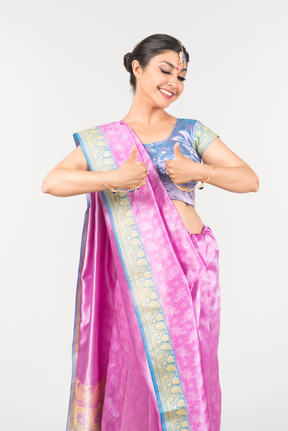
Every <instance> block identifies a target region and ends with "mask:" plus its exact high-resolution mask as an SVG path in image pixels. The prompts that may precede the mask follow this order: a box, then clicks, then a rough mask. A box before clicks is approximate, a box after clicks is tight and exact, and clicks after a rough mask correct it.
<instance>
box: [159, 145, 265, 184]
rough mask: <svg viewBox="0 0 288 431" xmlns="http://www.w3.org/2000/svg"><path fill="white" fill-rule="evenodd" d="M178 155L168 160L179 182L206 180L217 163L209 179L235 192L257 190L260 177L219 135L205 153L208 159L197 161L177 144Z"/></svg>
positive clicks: (204, 156)
mask: <svg viewBox="0 0 288 431" xmlns="http://www.w3.org/2000/svg"><path fill="white" fill-rule="evenodd" d="M174 151H175V159H174V160H169V161H166V166H167V169H168V171H169V174H170V176H171V178H172V179H173V181H175V183H176V184H181V183H183V184H184V183H188V182H189V181H193V180H194V181H204V180H205V179H206V178H207V177H208V176H209V175H210V174H211V172H212V170H213V165H214V166H215V167H216V171H215V174H214V175H213V176H212V178H211V179H210V180H209V181H208V183H209V184H212V185H214V186H216V187H220V188H222V189H224V190H228V191H231V192H235V193H247V192H256V191H258V190H259V178H258V176H257V175H256V173H255V172H254V171H253V170H252V169H251V168H250V166H249V165H248V164H247V163H245V162H244V160H242V159H241V158H240V157H238V156H237V155H236V154H235V153H234V152H233V151H232V150H230V149H229V148H228V147H227V146H226V145H225V144H224V142H222V141H221V139H220V138H219V137H217V138H215V139H214V140H213V141H212V142H211V144H210V145H209V146H208V147H207V148H206V150H205V151H204V153H203V156H202V160H203V162H204V163H197V162H194V161H192V160H191V159H188V158H187V157H185V156H183V154H181V152H180V150H179V148H178V145H177V144H175V146H174Z"/></svg>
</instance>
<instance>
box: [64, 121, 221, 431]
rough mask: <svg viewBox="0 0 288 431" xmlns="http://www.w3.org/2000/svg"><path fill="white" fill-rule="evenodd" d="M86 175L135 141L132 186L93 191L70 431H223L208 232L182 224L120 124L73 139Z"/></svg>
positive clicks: (116, 159) (213, 245)
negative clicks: (138, 172)
mask: <svg viewBox="0 0 288 431" xmlns="http://www.w3.org/2000/svg"><path fill="white" fill-rule="evenodd" d="M73 137H74V140H75V143H76V145H77V146H78V145H81V148H82V150H83V153H84V155H85V157H86V160H87V162H88V165H89V168H90V170H92V171H105V170H113V169H117V167H119V166H120V165H121V164H122V163H124V162H125V161H126V160H127V159H128V157H129V156H130V154H131V151H132V146H133V145H136V146H137V148H138V156H137V161H141V162H145V163H146V165H147V169H148V170H149V174H148V176H147V178H146V184H145V186H143V187H141V188H140V189H139V190H138V193H137V194H135V193H129V194H126V193H124V192H118V193H112V192H111V191H109V190H107V191H106V190H105V191H101V192H94V193H88V194H87V195H86V197H87V209H86V213H85V220H84V227H83V233H82V244H81V252H80V262H79V271H78V281H77V293H76V309H75V324H74V337H73V353H72V357H73V369H72V382H71V392H70V403H69V412H68V419H67V431H76V430H77V431H92V430H93V431H96V430H97V431H98V430H102V431H130V430H131V431H132V430H134V431H135V430H137V431H158V430H159V431H160V430H165V431H166V430H167V431H168V430H169V431H174V430H175V431H176V430H186V431H187V430H193V431H204V430H205V431H219V429H220V414H221V390H220V384H219V372H218V357H217V349H218V340H219V322H220V292H219V280H218V253H219V250H218V245H217V242H216V239H215V238H214V235H213V233H212V231H211V229H210V228H209V227H208V226H206V225H204V228H203V231H202V232H201V233H200V234H190V233H189V232H188V231H187V229H186V228H185V226H184V224H183V222H182V220H181V218H180V216H179V214H178V212H177V210H176V208H175V207H174V205H173V202H172V201H171V199H170V197H169V195H168V194H167V191H166V189H165V187H164V186H163V184H162V182H161V180H160V179H159V174H158V173H157V171H156V170H155V168H154V165H153V163H152V161H151V159H150V157H149V155H148V153H147V151H146V150H145V148H144V146H143V145H142V143H141V141H140V140H139V138H138V137H137V135H136V134H135V133H134V131H133V130H132V129H131V128H130V127H129V126H128V124H126V123H125V122H123V121H120V122H113V123H109V124H105V125H102V126H98V127H92V128H89V129H86V130H83V131H80V132H78V133H74V135H73Z"/></svg>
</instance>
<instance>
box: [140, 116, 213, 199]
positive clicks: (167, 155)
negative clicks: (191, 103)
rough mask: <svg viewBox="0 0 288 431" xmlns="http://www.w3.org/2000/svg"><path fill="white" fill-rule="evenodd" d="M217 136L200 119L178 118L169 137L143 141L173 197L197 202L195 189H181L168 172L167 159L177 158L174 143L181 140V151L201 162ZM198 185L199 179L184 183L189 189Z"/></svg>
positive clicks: (168, 191) (169, 193)
mask: <svg viewBox="0 0 288 431" xmlns="http://www.w3.org/2000/svg"><path fill="white" fill-rule="evenodd" d="M217 136H219V135H217V134H216V133H214V132H213V131H212V130H211V129H209V128H208V127H206V126H205V125H204V124H202V123H201V122H200V121H197V120H192V119H184V118H178V119H177V121H176V123H175V126H174V128H173V131H172V133H171V135H170V136H169V137H168V138H167V139H165V140H163V141H155V142H153V143H149V144H146V143H143V146H144V147H145V149H146V151H147V152H148V154H149V156H150V158H151V160H152V162H153V165H154V166H155V169H156V170H157V172H158V174H159V176H160V179H161V181H162V183H163V185H164V187H165V188H166V190H167V193H168V195H169V196H170V198H171V199H177V200H180V201H183V202H186V203H187V204H188V205H193V206H194V204H195V190H192V191H191V192H184V191H182V190H179V189H178V188H177V187H176V186H175V184H174V183H173V181H172V180H171V178H170V177H169V175H168V174H167V173H166V165H165V161H166V160H172V159H174V158H175V155H174V145H175V144H176V142H179V148H180V151H181V153H182V154H183V155H184V156H185V157H188V158H190V159H191V160H193V161H194V162H198V163H201V161H202V156H203V153H204V151H205V150H206V148H207V147H208V145H210V144H211V142H212V141H213V140H214V139H215V138H216V137H217ZM180 185H181V184H180ZM196 185H197V181H190V182H188V183H186V184H182V186H184V187H186V188H189V189H193V188H194V187H195V186H196Z"/></svg>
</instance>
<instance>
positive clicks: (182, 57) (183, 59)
mask: <svg viewBox="0 0 288 431" xmlns="http://www.w3.org/2000/svg"><path fill="white" fill-rule="evenodd" d="M178 43H179V45H180V46H181V51H180V52H179V66H181V65H182V64H184V63H185V62H186V55H185V54H184V52H183V45H182V43H180V42H178Z"/></svg>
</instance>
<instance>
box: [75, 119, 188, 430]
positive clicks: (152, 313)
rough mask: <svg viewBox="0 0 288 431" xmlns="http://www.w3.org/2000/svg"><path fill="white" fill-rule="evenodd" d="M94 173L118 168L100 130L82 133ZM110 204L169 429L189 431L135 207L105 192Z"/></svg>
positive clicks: (115, 195)
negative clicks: (134, 212)
mask: <svg viewBox="0 0 288 431" xmlns="http://www.w3.org/2000/svg"><path fill="white" fill-rule="evenodd" d="M78 135H79V136H80V138H81V140H82V143H81V144H82V145H84V151H86V153H87V155H88V157H89V160H90V162H91V165H92V167H93V170H95V171H99V170H112V169H116V168H117V165H116V162H115V161H114V158H113V154H112V152H111V150H110V147H109V145H108V144H107V142H106V140H105V137H104V136H103V134H102V132H101V130H100V129H99V128H98V127H93V128H91V129H87V130H84V131H82V132H79V133H78ZM104 193H105V197H106V199H107V201H108V203H109V206H110V209H111V212H112V217H113V223H114V226H115V231H116V232H117V239H118V243H119V247H120V250H119V251H120V254H121V255H122V259H123V261H124V264H125V267H126V271H127V273H128V278H129V284H130V286H131V287H132V296H133V297H134V299H133V302H134V306H136V308H137V311H138V314H139V316H140V320H141V324H142V327H143V331H144V334H145V339H146V342H147V347H148V352H149V353H148V355H149V357H150V360H151V363H152V367H153V371H154V375H155V379H156V383H157V387H158V390H159V397H160V400H161V404H162V408H163V413H164V418H165V425H166V429H167V430H169V431H176V430H177V431H178V430H186V431H187V430H188V429H189V418H188V413H187V408H186V405H185V396H184V392H183V388H182V384H181V381H180V377H179V371H178V367H177V362H176V358H175V354H174V350H173V347H172V343H171V340H170V336H169V330H168V326H167V323H166V320H165V317H164V313H163V310H162V305H161V302H160V298H159V296H158V292H157V289H156V286H155V283H154V279H153V275H152V272H151V269H150V265H149V262H148V260H147V257H146V253H145V249H144V247H143V244H142V241H141V237H140V234H139V232H138V228H137V223H136V221H135V219H134V215H133V212H132V207H131V203H130V200H129V198H128V196H127V195H126V194H125V193H112V192H110V191H105V192H104Z"/></svg>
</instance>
